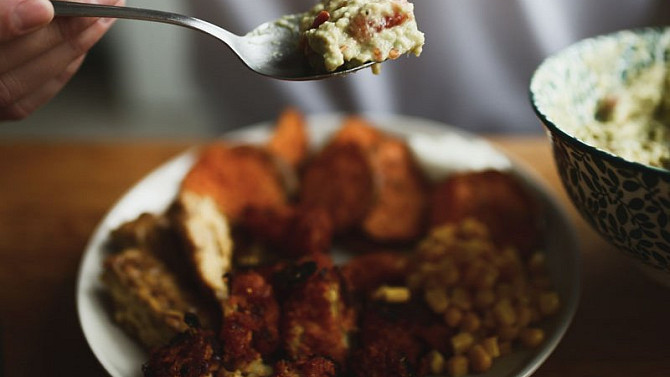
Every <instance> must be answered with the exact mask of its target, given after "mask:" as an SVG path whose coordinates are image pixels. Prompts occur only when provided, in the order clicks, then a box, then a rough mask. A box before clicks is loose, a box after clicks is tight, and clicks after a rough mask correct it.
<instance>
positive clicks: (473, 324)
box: [461, 312, 482, 333]
mask: <svg viewBox="0 0 670 377" xmlns="http://www.w3.org/2000/svg"><path fill="white" fill-rule="evenodd" d="M481 325H482V321H481V320H480V319H479V316H478V315H477V314H475V313H473V312H467V313H465V314H464V315H463V319H462V320H461V330H463V331H467V332H470V333H474V332H476V331H477V330H479V328H480V327H481Z"/></svg>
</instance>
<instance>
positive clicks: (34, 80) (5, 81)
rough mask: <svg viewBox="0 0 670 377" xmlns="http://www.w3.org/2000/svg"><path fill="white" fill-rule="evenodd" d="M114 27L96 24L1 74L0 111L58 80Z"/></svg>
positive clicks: (98, 22)
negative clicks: (55, 78)
mask: <svg viewBox="0 0 670 377" xmlns="http://www.w3.org/2000/svg"><path fill="white" fill-rule="evenodd" d="M110 26H111V22H109V20H99V21H97V22H94V23H93V24H92V25H91V26H89V27H88V28H87V29H85V30H84V31H82V32H81V33H79V34H77V35H76V36H75V37H74V38H72V39H69V40H66V41H65V42H63V43H61V44H59V45H58V46H56V47H54V48H52V49H51V50H48V51H47V52H45V53H44V54H42V55H40V56H38V57H37V58H35V59H33V60H31V61H29V62H26V63H25V64H23V65H21V66H19V67H17V68H16V69H13V70H10V71H8V72H5V73H2V74H0V107H7V106H9V105H11V104H13V103H14V102H15V101H16V100H17V99H19V98H23V97H24V96H25V95H27V94H28V93H31V92H33V91H35V90H36V89H37V88H39V87H40V86H42V85H43V84H44V83H45V82H47V81H49V80H50V79H52V78H54V77H56V76H58V75H59V74H60V73H61V72H63V71H64V70H65V69H66V67H67V66H68V65H69V64H70V62H72V61H73V60H74V59H76V58H78V57H79V56H82V55H84V54H85V53H86V52H88V50H89V49H90V48H91V47H92V46H93V45H94V44H95V43H96V42H98V40H100V38H102V36H103V35H104V33H105V31H107V29H108V28H109V27H110Z"/></svg>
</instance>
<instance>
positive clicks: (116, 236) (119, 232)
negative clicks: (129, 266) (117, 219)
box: [109, 213, 170, 251]
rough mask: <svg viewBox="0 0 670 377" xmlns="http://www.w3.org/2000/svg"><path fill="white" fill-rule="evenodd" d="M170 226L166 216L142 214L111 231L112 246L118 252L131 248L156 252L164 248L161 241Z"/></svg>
mask: <svg viewBox="0 0 670 377" xmlns="http://www.w3.org/2000/svg"><path fill="white" fill-rule="evenodd" d="M169 226H170V225H169V221H167V219H166V218H165V217H164V216H160V215H156V214H152V213H142V214H140V215H139V216H138V217H137V218H135V219H133V220H130V221H127V222H125V223H123V224H121V225H119V226H118V227H117V228H115V229H114V230H112V231H111V233H110V235H109V239H110V246H111V248H112V249H113V250H117V251H120V250H123V249H126V248H129V247H136V248H141V249H148V250H156V249H158V248H160V246H162V245H160V243H161V239H162V238H163V236H164V233H165V230H166V229H168V228H169Z"/></svg>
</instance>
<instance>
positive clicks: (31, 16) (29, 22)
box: [13, 0, 53, 32]
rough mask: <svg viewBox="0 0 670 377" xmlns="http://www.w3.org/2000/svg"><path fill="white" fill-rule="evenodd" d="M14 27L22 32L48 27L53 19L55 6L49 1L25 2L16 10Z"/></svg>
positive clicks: (34, 0) (26, 0)
mask: <svg viewBox="0 0 670 377" xmlns="http://www.w3.org/2000/svg"><path fill="white" fill-rule="evenodd" d="M13 14H14V17H13V19H14V21H13V22H14V27H15V28H16V30H18V31H21V32H27V31H31V30H33V29H35V28H37V27H40V26H43V25H46V24H48V23H49V21H51V18H53V6H52V5H51V3H50V2H49V1H48V0H24V1H22V2H20V3H19V4H17V5H16V7H15V8H14V13H13Z"/></svg>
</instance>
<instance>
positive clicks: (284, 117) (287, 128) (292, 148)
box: [267, 107, 309, 169]
mask: <svg viewBox="0 0 670 377" xmlns="http://www.w3.org/2000/svg"><path fill="white" fill-rule="evenodd" d="M308 143H309V140H308V135H307V127H306V123H305V117H304V116H303V114H302V113H301V112H300V111H298V109H296V108H293V107H289V108H287V109H285V110H284V111H283V112H282V113H281V114H280V115H279V118H278V119H277V122H276V126H275V129H274V133H273V134H272V137H271V138H270V141H269V142H268V143H267V148H268V150H269V151H270V153H272V154H273V155H275V156H278V157H279V158H281V159H282V160H283V161H285V162H286V163H287V164H289V165H290V166H291V167H293V168H294V169H297V168H299V167H300V166H301V165H302V164H303V162H305V160H306V158H307V152H308V147H309V145H308Z"/></svg>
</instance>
